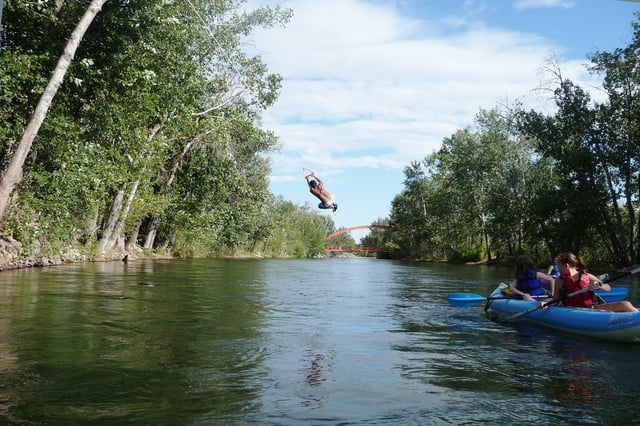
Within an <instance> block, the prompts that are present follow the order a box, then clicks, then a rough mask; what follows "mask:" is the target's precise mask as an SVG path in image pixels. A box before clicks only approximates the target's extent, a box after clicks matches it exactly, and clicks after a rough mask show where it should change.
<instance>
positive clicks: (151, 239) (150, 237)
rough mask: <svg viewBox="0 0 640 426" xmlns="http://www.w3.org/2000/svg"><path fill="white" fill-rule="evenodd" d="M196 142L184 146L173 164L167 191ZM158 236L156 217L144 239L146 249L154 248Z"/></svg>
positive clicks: (165, 183) (166, 186) (167, 181)
mask: <svg viewBox="0 0 640 426" xmlns="http://www.w3.org/2000/svg"><path fill="white" fill-rule="evenodd" d="M194 142H195V141H190V142H189V143H187V144H186V145H185V146H184V148H183V149H182V152H181V153H180V155H179V156H178V159H177V160H176V162H175V163H174V164H173V167H172V168H171V173H169V176H168V177H167V180H166V181H165V182H164V187H165V188H166V189H169V188H171V185H172V184H173V180H174V179H175V178H176V175H177V174H178V170H179V169H180V165H181V164H182V162H183V161H184V158H185V157H186V156H187V154H188V153H189V151H190V150H191V147H192V146H193V144H194ZM157 234H158V217H157V216H156V217H154V218H153V219H152V220H151V224H150V225H149V229H148V231H147V236H146V238H145V239H144V248H145V249H151V248H153V245H154V244H155V240H156V235H157Z"/></svg>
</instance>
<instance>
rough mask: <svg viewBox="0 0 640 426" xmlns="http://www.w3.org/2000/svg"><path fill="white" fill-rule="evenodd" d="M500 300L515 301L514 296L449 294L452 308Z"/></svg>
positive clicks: (448, 297) (448, 298)
mask: <svg viewBox="0 0 640 426" xmlns="http://www.w3.org/2000/svg"><path fill="white" fill-rule="evenodd" d="M533 297H547V296H546V295H541V296H533ZM499 299H514V297H513V296H498V297H485V296H480V295H479V294H473V293H449V294H447V301H448V302H449V303H450V304H451V306H474V305H477V304H478V303H480V302H485V301H489V300H499Z"/></svg>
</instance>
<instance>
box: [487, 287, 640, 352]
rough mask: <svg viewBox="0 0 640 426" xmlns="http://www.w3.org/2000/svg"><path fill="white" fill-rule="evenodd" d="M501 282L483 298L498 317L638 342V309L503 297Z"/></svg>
mask: <svg viewBox="0 0 640 426" xmlns="http://www.w3.org/2000/svg"><path fill="white" fill-rule="evenodd" d="M504 286H505V284H501V285H500V286H498V288H496V289H495V290H494V291H493V292H492V293H491V295H490V296H489V297H488V298H487V306H486V311H487V313H488V314H489V315H492V316H495V317H497V318H498V319H500V320H507V321H508V320H509V319H511V318H514V319H515V318H517V321H524V322H527V323H530V324H535V325H538V326H541V327H547V328H551V329H554V330H560V331H564V332H569V333H574V334H579V335H582V336H589V337H595V338H598V339H605V340H612V341H617V342H634V343H638V342H640V312H610V311H602V310H598V309H589V308H567V307H563V306H557V305H555V306H549V307H547V308H546V309H535V308H536V306H537V305H538V303H537V302H530V301H526V300H521V299H515V298H505V297H504V294H503V292H502V289H503V288H504Z"/></svg>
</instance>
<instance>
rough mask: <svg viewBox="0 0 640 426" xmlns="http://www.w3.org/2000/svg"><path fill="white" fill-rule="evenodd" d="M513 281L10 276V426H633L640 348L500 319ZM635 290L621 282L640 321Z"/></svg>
mask: <svg viewBox="0 0 640 426" xmlns="http://www.w3.org/2000/svg"><path fill="white" fill-rule="evenodd" d="M511 274H512V272H511V270H510V269H505V268H501V267H486V266H453V265H432V264H420V263H409V262H398V261H391V260H377V259H360V258H354V259H316V260H275V259H243V260H223V259H206V260H204V259H203V260H184V261H176V260H172V261H164V260H163V261H132V262H129V263H127V264H125V263H123V262H106V263H88V264H72V265H62V266H57V267H48V268H42V269H30V270H16V271H5V272H2V273H0V293H1V295H0V424H28V425H75V424H78V425H85V424H106V425H120V424H122V425H128V424H136V425H140V424H145V425H147V424H150V425H174V424H175V425H210V424H231V425H234V424H237V425H243V424H259V425H307V424H313V425H347V424H348V425H354V424H385V425H386V424H398V425H400V424H402V425H438V424H455V425H459V424H470V425H471V424H483V423H489V424H505V425H506V424H514V425H519V424H541V425H542V424H545V425H546V424H631V423H635V422H637V418H638V416H637V415H636V414H635V408H636V406H637V402H638V400H637V397H638V395H640V383H639V382H638V378H639V377H640V376H639V374H638V372H639V369H640V367H639V366H638V363H637V359H638V355H640V346H638V345H631V344H618V343H609V342H601V341H597V340H592V339H588V338H582V337H578V336H573V335H566V334H562V333H556V332H551V331H547V330H541V329H538V328H535V327H532V326H527V325H525V324H518V323H516V324H508V325H505V324H498V323H493V322H491V321H490V320H488V319H487V317H486V316H485V314H484V310H483V304H479V305H478V306H474V307H464V308H460V307H452V306H450V305H448V303H447V301H446V294H447V293H451V292H463V291H466V292H472V293H478V294H481V295H488V294H489V293H490V291H491V290H492V289H493V288H494V287H495V286H496V285H497V283H498V282H500V281H507V280H509V277H510V275H511ZM638 284H639V283H638V281H637V278H634V279H631V278H629V279H628V280H626V281H625V280H620V281H617V282H616V285H617V286H626V287H628V288H629V290H630V300H631V301H632V303H634V304H636V305H638V304H639V303H640V300H639V297H640V294H639V293H638V291H637V287H638Z"/></svg>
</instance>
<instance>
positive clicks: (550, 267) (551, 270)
mask: <svg viewBox="0 0 640 426" xmlns="http://www.w3.org/2000/svg"><path fill="white" fill-rule="evenodd" d="M552 272H553V264H551V265H549V267H548V268H547V275H551V273H552Z"/></svg>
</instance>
